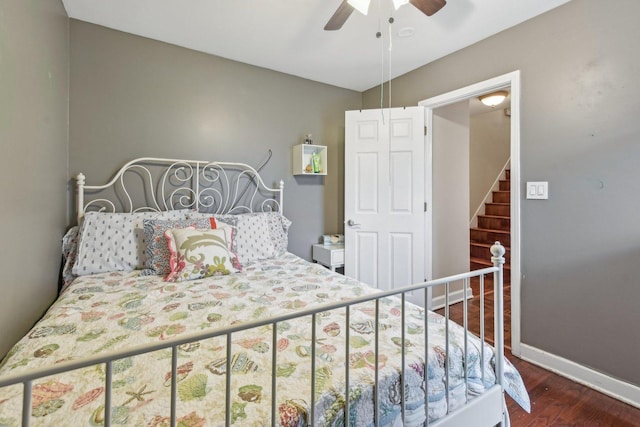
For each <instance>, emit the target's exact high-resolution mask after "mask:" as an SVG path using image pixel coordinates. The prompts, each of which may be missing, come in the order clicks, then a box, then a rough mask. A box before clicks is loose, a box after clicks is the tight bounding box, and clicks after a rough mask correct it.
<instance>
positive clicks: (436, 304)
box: [429, 286, 473, 310]
mask: <svg viewBox="0 0 640 427" xmlns="http://www.w3.org/2000/svg"><path fill="white" fill-rule="evenodd" d="M430 289H431V288H430ZM471 298H473V289H471V287H469V286H467V299H471ZM463 299H464V293H463V292H462V289H458V290H457V291H453V292H449V305H453V304H457V303H459V302H462V300H463ZM444 306H445V295H440V296H437V297H435V298H432V299H431V307H429V310H440V309H441V308H444Z"/></svg>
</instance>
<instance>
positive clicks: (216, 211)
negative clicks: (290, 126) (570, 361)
mask: <svg viewBox="0 0 640 427" xmlns="http://www.w3.org/2000/svg"><path fill="white" fill-rule="evenodd" d="M283 191H284V188H283V183H282V182H280V185H279V187H278V188H270V187H269V186H267V185H265V183H264V181H263V179H262V178H261V177H260V175H259V174H258V172H257V171H256V170H255V169H253V168H252V167H250V166H248V165H244V164H240V163H223V162H203V161H193V160H175V159H157V158H142V159H135V160H132V161H131V162H128V163H127V164H125V165H124V166H123V167H122V168H120V169H119V170H118V171H117V172H116V173H115V175H114V177H113V179H112V180H111V181H109V182H108V183H107V184H105V185H99V186H89V185H86V184H85V177H84V175H82V174H79V175H78V176H77V195H76V199H77V200H76V202H77V206H78V219H79V224H80V226H79V227H76V228H73V229H72V230H70V233H68V234H67V236H66V238H65V241H64V245H63V246H64V253H65V259H66V264H65V269H64V278H65V284H64V287H63V289H62V291H61V293H60V296H59V298H58V299H57V300H56V301H55V303H54V304H53V305H52V306H51V307H50V309H49V310H48V311H47V313H46V314H45V315H44V317H43V318H42V319H41V320H40V321H39V322H38V323H37V324H36V325H35V326H34V327H33V329H32V330H31V331H30V332H29V333H28V334H27V335H26V336H25V337H24V338H23V339H22V340H20V341H19V342H18V343H17V344H16V345H15V346H14V347H13V348H12V349H11V350H10V352H9V353H8V354H7V355H6V357H5V358H4V359H3V360H2V362H1V363H0V426H4V425H8V426H14V425H16V426H17V425H23V426H29V425H38V426H40V425H47V426H49V425H74V426H75V425H89V426H102V425H106V426H109V425H131V426H185V427H186V426H205V425H206V426H219V425H220V426H222V425H225V426H231V425H234V426H265V425H271V426H276V425H282V426H306V425H314V426H344V425H349V426H372V425H375V426H399V425H406V426H417V425H429V426H461V425H464V426H493V425H496V424H501V425H508V424H509V418H508V414H507V412H506V405H505V403H504V393H505V392H506V393H508V394H509V395H510V396H511V397H513V398H514V399H515V400H516V401H517V402H518V403H520V405H521V406H522V407H523V408H524V409H525V410H527V411H528V410H529V409H530V407H529V398H528V395H527V393H526V390H525V387H524V384H523V382H522V380H521V378H520V376H519V374H518V373H517V371H516V370H515V369H514V368H513V366H512V365H511V364H510V363H509V362H508V361H507V360H506V359H505V358H504V356H503V351H504V347H503V337H502V264H503V263H504V258H503V255H504V248H503V247H502V246H501V245H499V244H498V243H496V245H494V246H493V247H492V260H493V262H494V265H495V266H494V267H492V268H486V269H483V270H476V271H473V272H467V273H461V274H459V275H456V276H452V277H448V278H442V279H438V280H434V281H430V282H426V283H420V284H415V285H412V286H408V287H406V288H403V289H399V290H394V291H389V292H380V291H379V290H377V289H373V288H370V287H368V286H366V285H364V284H362V283H359V282H357V281H355V280H352V279H350V278H348V277H345V276H342V275H340V274H338V273H335V272H332V271H330V270H328V269H326V268H324V267H322V266H320V265H318V264H313V263H309V262H307V261H305V260H303V259H301V258H299V257H297V256H295V255H293V254H291V253H288V252H287V251H286V247H287V233H288V228H289V225H290V222H289V221H288V220H287V219H286V217H285V216H284V215H283V213H284V210H283V201H284V199H283ZM486 276H491V278H492V279H493V284H494V287H495V291H496V292H495V298H496V301H495V322H496V323H495V327H494V329H495V331H494V332H495V337H494V338H495V343H494V346H495V347H492V346H489V345H488V344H486V343H485V342H484V338H485V337H484V328H482V329H481V330H480V333H479V336H475V335H473V334H471V333H470V332H469V331H468V318H467V314H466V311H465V314H464V320H463V322H462V324H461V325H459V324H456V323H454V322H452V321H451V320H450V319H448V317H449V315H448V314H449V312H448V308H447V307H445V316H440V315H438V314H436V313H434V312H431V311H428V310H425V309H424V308H422V307H420V306H418V305H415V304H412V303H409V302H408V301H407V296H408V295H412V296H413V297H415V296H416V295H424V296H425V304H424V307H426V306H427V305H426V302H427V301H426V295H427V292H426V291H425V290H426V289H427V288H428V287H434V286H442V287H444V288H445V290H446V292H448V291H449V288H450V286H451V284H453V283H457V282H460V281H462V282H465V283H466V282H468V281H469V280H471V279H472V278H477V280H479V282H480V284H481V286H482V287H484V281H485V277H486ZM466 304H467V303H466V301H465V302H464V307H465V309H466ZM481 312H482V310H481ZM480 320H481V322H480V323H481V325H483V324H484V318H481V319H480ZM25 408H26V409H25Z"/></svg>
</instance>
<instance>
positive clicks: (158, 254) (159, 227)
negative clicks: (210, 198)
mask: <svg viewBox="0 0 640 427" xmlns="http://www.w3.org/2000/svg"><path fill="white" fill-rule="evenodd" d="M143 224H144V238H145V241H146V242H147V248H146V265H145V267H147V268H148V269H149V270H150V271H145V272H144V273H143V274H157V275H162V276H166V275H167V274H169V272H171V268H170V267H169V257H170V256H171V253H170V252H169V247H168V246H167V239H166V238H165V237H164V233H165V232H166V231H167V230H169V229H172V228H189V227H191V228H202V229H206V228H212V229H213V228H216V220H215V219H214V218H213V217H212V216H209V217H205V216H203V217H198V218H193V219H178V220H156V219H145V220H144V221H143Z"/></svg>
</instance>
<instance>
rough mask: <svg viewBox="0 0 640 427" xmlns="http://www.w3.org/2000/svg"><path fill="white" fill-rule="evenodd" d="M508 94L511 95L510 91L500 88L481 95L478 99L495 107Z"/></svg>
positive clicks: (488, 105)
mask: <svg viewBox="0 0 640 427" xmlns="http://www.w3.org/2000/svg"><path fill="white" fill-rule="evenodd" d="M507 95H509V93H508V92H507V91H506V90H499V91H496V92H491V93H486V94H484V95H480V96H479V97H478V99H479V100H480V102H482V103H483V104H484V105H486V106H487V107H495V106H496V105H500V104H501V103H502V101H504V100H505V98H506V97H507Z"/></svg>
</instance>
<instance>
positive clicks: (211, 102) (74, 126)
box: [69, 20, 362, 259]
mask: <svg viewBox="0 0 640 427" xmlns="http://www.w3.org/2000/svg"><path fill="white" fill-rule="evenodd" d="M71 82H72V84H71V94H70V116H71V122H70V130H69V132H70V140H69V153H70V154H69V169H70V172H71V174H76V173H78V172H84V173H85V175H87V184H99V183H103V182H106V180H107V179H108V178H109V177H110V175H111V174H112V173H113V171H114V170H115V168H116V167H117V166H119V165H121V164H122V163H124V162H126V161H128V160H130V159H132V158H135V157H143V156H154V157H171V158H191V159H194V158H195V159H203V160H220V161H241V162H246V163H249V164H251V165H254V166H255V165H257V164H259V163H260V162H261V161H262V160H263V159H264V158H265V157H266V155H267V151H268V150H269V149H271V150H272V151H273V157H272V158H271V161H270V162H269V163H268V165H267V166H266V167H265V168H264V169H263V174H264V176H265V177H266V181H267V184H273V185H277V183H278V182H279V180H280V179H283V180H284V183H285V215H286V216H287V217H289V218H290V219H291V220H292V221H293V226H292V228H291V230H290V242H289V250H290V251H291V252H294V253H296V254H297V255H299V256H301V257H303V258H306V259H310V257H311V245H312V244H313V243H317V242H318V239H319V238H320V236H321V235H322V234H323V233H330V232H332V233H335V232H337V231H341V230H342V229H343V225H342V222H343V219H342V218H343V211H344V208H343V187H344V184H343V182H344V177H343V167H342V164H343V163H344V161H343V151H344V149H343V147H344V112H345V110H351V109H356V108H360V106H361V99H362V98H361V94H360V93H358V92H354V91H349V90H345V89H340V88H336V87H333V86H328V85H324V84H321V83H316V82H311V81H309V80H305V79H301V78H297V77H293V76H290V75H286V74H282V73H278V72H274V71H270V70H266V69H263V68H258V67H253V66H249V65H246V64H241V63H238V62H234V61H230V60H226V59H222V58H219V57H215V56H211V55H206V54H203V53H199V52H195V51H191V50H188V49H184V48H181V47H176V46H173V45H169V44H165V43H162V42H158V41H153V40H150V39H145V38H142V37H137V36H133V35H130V34H127V33H123V32H119V31H114V30H110V29H107V28H104V27H100V26H97V25H93V24H89V23H85V22H81V21H76V20H71ZM306 133H312V134H313V137H314V143H316V144H321V145H327V146H328V152H329V161H328V163H329V175H328V176H327V177H325V178H322V177H313V176H302V177H293V176H292V175H291V171H292V168H291V162H292V154H291V148H292V147H293V146H294V145H295V144H299V143H301V142H302V138H303V136H304V134H306Z"/></svg>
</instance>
